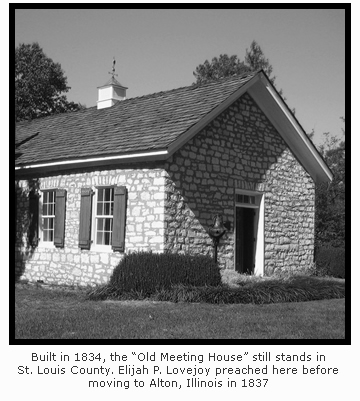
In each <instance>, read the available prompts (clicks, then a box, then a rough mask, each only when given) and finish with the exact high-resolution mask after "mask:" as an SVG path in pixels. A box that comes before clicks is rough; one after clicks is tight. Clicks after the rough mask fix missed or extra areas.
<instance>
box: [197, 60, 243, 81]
mask: <svg viewBox="0 0 360 401" xmlns="http://www.w3.org/2000/svg"><path fill="white" fill-rule="evenodd" d="M247 71H251V70H250V68H249V67H248V66H246V65H245V63H244V62H243V61H240V60H239V59H238V57H237V56H236V55H233V56H230V57H229V56H228V55H227V54H220V56H219V58H217V57H214V58H213V59H212V60H211V63H209V61H208V60H205V62H204V63H203V64H199V65H198V66H197V67H196V69H195V71H194V72H193V75H194V76H195V78H196V82H195V83H196V84H202V83H206V82H210V81H216V80H218V79H220V78H225V77H231V76H233V75H240V74H243V73H245V72H247Z"/></svg>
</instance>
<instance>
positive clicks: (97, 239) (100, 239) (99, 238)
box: [96, 231, 104, 245]
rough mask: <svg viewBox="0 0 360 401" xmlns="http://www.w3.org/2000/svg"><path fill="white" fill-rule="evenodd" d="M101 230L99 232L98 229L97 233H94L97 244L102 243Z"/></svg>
mask: <svg viewBox="0 0 360 401" xmlns="http://www.w3.org/2000/svg"><path fill="white" fill-rule="evenodd" d="M103 238H104V237H103V232H101V231H98V232H97V234H96V243H97V244H98V245H103Z"/></svg>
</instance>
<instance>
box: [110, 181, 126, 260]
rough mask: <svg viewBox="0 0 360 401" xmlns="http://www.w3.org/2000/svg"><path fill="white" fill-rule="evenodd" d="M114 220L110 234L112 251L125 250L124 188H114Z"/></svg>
mask: <svg viewBox="0 0 360 401" xmlns="http://www.w3.org/2000/svg"><path fill="white" fill-rule="evenodd" d="M113 216H114V219H113V232H112V248H113V250H114V251H120V252H124V250H125V222H126V187H115V188H114V215H113Z"/></svg>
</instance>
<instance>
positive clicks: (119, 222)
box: [79, 186, 127, 252]
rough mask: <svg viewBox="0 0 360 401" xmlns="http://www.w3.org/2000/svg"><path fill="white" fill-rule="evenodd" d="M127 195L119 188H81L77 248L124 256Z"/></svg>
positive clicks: (122, 188) (124, 189)
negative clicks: (116, 253) (96, 248)
mask: <svg viewBox="0 0 360 401" xmlns="http://www.w3.org/2000/svg"><path fill="white" fill-rule="evenodd" d="M126 194H127V191H126V187H122V186H119V187H99V188H95V191H93V189H92V188H81V202H80V226H79V248H81V249H93V247H102V248H101V249H102V250H104V251H110V250H113V251H117V252H124V250H125V225H126V202H127V197H126ZM93 196H94V199H93ZM99 250H100V248H99Z"/></svg>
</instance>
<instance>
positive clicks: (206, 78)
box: [193, 40, 276, 84]
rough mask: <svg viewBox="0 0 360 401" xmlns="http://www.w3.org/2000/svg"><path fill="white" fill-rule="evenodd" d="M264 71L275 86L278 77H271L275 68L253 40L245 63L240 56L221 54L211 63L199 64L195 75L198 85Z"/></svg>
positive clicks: (206, 61) (247, 51)
mask: <svg viewBox="0 0 360 401" xmlns="http://www.w3.org/2000/svg"><path fill="white" fill-rule="evenodd" d="M260 69H263V70H264V71H265V73H266V75H267V76H268V77H269V79H270V81H271V82H272V83H273V84H274V81H275V78H276V77H271V74H272V70H273V67H272V65H271V64H270V62H269V59H267V58H266V57H265V55H264V53H263V51H262V50H261V47H260V46H259V45H258V43H257V42H256V41H255V40H253V41H252V43H251V45H250V50H248V49H246V55H245V61H241V60H240V59H239V58H238V56H236V55H233V56H230V57H229V56H228V55H227V54H220V57H219V58H217V57H214V58H213V59H212V60H211V63H209V61H208V60H205V62H204V63H203V64H199V65H198V66H197V67H196V69H195V71H194V72H193V75H194V76H195V78H196V82H195V83H196V84H201V83H205V82H210V81H214V80H217V79H220V78H225V77H229V76H233V75H240V74H243V73H245V72H248V71H258V70H260Z"/></svg>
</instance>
